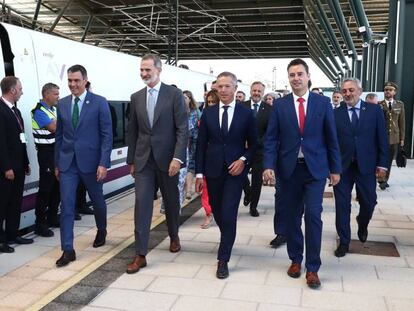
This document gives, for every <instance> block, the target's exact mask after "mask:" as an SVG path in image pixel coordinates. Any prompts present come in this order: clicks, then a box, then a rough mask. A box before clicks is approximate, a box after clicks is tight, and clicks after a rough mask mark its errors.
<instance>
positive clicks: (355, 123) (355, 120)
mask: <svg viewBox="0 0 414 311" xmlns="http://www.w3.org/2000/svg"><path fill="white" fill-rule="evenodd" d="M357 109H358V108H355V107H352V108H350V109H349V110H351V111H352V115H351V125H352V129H353V130H354V132H356V130H357V128H358V115H357V113H356V111H357Z"/></svg>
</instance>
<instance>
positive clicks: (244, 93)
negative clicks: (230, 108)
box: [236, 91, 246, 96]
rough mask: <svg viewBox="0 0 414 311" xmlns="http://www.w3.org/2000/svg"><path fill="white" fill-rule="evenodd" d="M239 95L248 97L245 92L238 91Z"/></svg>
mask: <svg viewBox="0 0 414 311" xmlns="http://www.w3.org/2000/svg"><path fill="white" fill-rule="evenodd" d="M237 93H242V94H243V95H244V96H246V93H245V92H243V91H237V92H236V94H237Z"/></svg>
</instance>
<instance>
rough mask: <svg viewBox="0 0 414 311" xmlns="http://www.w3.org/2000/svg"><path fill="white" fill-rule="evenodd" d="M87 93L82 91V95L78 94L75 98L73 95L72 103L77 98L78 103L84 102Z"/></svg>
mask: <svg viewBox="0 0 414 311" xmlns="http://www.w3.org/2000/svg"><path fill="white" fill-rule="evenodd" d="M87 93H88V91H87V90H85V91H83V93H82V94H80V95H79V96H75V95H73V94H72V101H74V100H75V98H76V97H78V98H79V99H80V101H81V102H82V103H83V102H84V101H85V97H86V94H87Z"/></svg>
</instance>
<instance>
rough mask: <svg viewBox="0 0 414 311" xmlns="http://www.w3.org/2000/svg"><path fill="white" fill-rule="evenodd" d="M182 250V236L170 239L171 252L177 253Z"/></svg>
mask: <svg viewBox="0 0 414 311" xmlns="http://www.w3.org/2000/svg"><path fill="white" fill-rule="evenodd" d="M180 250H181V244H180V238H179V237H177V238H175V239H174V240H171V241H170V252H171V253H177V252H179V251H180Z"/></svg>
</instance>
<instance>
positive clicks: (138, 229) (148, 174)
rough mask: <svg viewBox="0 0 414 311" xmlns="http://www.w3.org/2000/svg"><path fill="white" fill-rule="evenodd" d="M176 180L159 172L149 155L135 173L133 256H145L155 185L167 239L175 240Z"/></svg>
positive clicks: (177, 215) (176, 212)
mask: <svg viewBox="0 0 414 311" xmlns="http://www.w3.org/2000/svg"><path fill="white" fill-rule="evenodd" d="M178 177H179V173H177V174H176V175H175V176H172V177H170V176H168V172H163V171H161V170H160V169H159V168H158V166H157V164H156V162H155V160H154V157H153V155H152V153H151V155H150V157H149V159H148V162H147V164H146V165H145V167H144V169H143V170H141V171H139V172H136V173H135V211H134V222H135V230H134V233H135V253H136V255H143V256H145V255H146V254H147V253H148V240H149V232H150V227H151V219H152V212H153V209H154V189H155V187H156V184H157V183H158V185H159V187H160V190H161V195H162V199H163V202H164V206H165V217H166V220H167V227H168V235H169V236H170V238H171V239H176V238H177V237H178V227H179V224H180V200H179V193H178Z"/></svg>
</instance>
